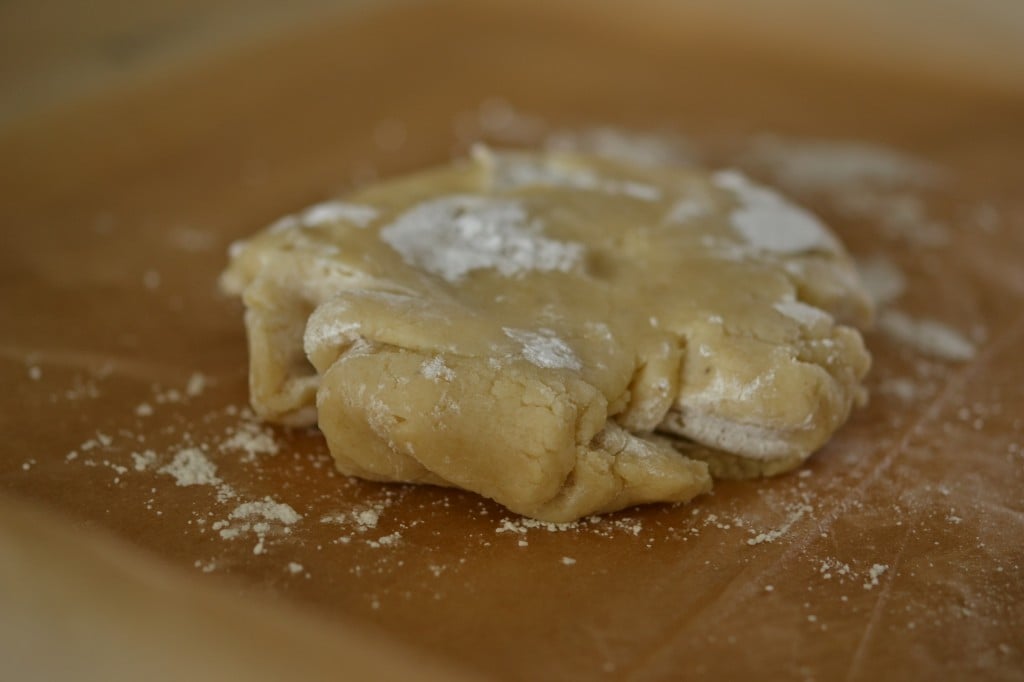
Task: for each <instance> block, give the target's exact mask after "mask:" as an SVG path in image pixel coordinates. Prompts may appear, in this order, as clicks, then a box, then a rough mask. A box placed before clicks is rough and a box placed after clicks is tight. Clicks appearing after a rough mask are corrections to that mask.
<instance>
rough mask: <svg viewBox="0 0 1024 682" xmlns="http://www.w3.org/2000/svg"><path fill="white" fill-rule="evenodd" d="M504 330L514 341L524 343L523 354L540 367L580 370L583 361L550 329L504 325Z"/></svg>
mask: <svg viewBox="0 0 1024 682" xmlns="http://www.w3.org/2000/svg"><path fill="white" fill-rule="evenodd" d="M502 331H504V332H505V335H506V336H507V337H509V338H510V339H512V340H513V341H518V342H519V343H521V344H523V356H524V357H526V359H527V360H529V361H530V362H532V363H533V364H535V365H537V366H538V367H546V368H548V369H572V370H580V369H582V368H583V363H582V362H580V359H579V358H578V357H576V354H575V353H574V352H573V351H572V348H570V347H569V344H567V343H566V342H565V341H562V340H561V339H560V338H558V337H557V336H555V333H554V332H553V331H551V330H550V329H541V330H539V331H536V332H531V331H527V330H525V329H511V328H509V327H504V328H503V329H502Z"/></svg>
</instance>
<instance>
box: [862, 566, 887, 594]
mask: <svg viewBox="0 0 1024 682" xmlns="http://www.w3.org/2000/svg"><path fill="white" fill-rule="evenodd" d="M888 570H889V567H888V566H887V565H885V564H875V565H873V566H872V567H871V568H870V569H869V570H868V579H867V582H865V583H864V589H865V590H870V589H871V588H872V587H875V586H877V585H878V579H879V578H880V577H882V574H883V573H885V572H886V571H888Z"/></svg>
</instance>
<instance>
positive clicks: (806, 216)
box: [711, 170, 838, 253]
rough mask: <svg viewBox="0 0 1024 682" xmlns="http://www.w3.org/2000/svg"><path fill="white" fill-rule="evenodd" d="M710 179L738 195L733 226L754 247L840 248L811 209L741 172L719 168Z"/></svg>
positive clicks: (791, 250)
mask: <svg viewBox="0 0 1024 682" xmlns="http://www.w3.org/2000/svg"><path fill="white" fill-rule="evenodd" d="M711 179H712V182H714V183H715V185H717V186H718V187H721V188H722V189H726V190H729V191H731V192H732V193H733V194H734V195H735V196H736V199H737V200H738V201H739V206H738V207H737V208H736V209H734V210H733V212H732V214H731V216H730V219H731V222H732V226H733V227H734V228H735V229H736V231H737V232H739V233H740V234H741V235H743V238H744V239H746V240H747V242H749V243H750V244H751V245H752V246H754V247H755V248H758V249H762V250H764V251H775V252H779V253H801V252H805V251H827V252H835V251H836V250H837V249H838V244H837V243H836V240H835V238H833V237H832V236H830V235H829V233H828V232H827V230H826V229H825V227H824V226H823V225H822V224H821V222H820V221H819V220H818V219H817V218H816V217H814V215H813V214H812V213H811V212H810V211H807V210H805V209H803V208H800V207H799V206H797V205H796V204H792V203H790V202H788V201H786V200H785V199H783V198H782V196H780V195H779V194H777V193H775V192H773V191H772V190H770V189H768V188H766V187H762V186H760V185H758V184H755V183H753V182H751V181H750V180H749V179H748V178H747V177H746V176H744V175H743V174H742V173H740V172H738V171H735V170H724V171H718V172H717V173H715V174H714V175H712V176H711Z"/></svg>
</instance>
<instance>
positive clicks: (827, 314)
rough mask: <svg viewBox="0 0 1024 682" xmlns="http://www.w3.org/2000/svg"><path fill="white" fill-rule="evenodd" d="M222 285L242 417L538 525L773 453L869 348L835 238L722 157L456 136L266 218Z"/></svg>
mask: <svg viewBox="0 0 1024 682" xmlns="http://www.w3.org/2000/svg"><path fill="white" fill-rule="evenodd" d="M222 282H223V285H224V288H225V289H226V290H227V291H228V292H231V293H234V294H239V295H241V296H242V299H243V301H244V303H245V306H246V327H247V331H248V337H249V347H250V388H251V399H252V403H253V407H254V408H255V409H256V411H257V412H258V413H259V414H260V415H261V416H262V417H263V418H265V419H267V420H270V421H276V422H280V423H285V424H312V423H314V422H315V423H318V424H319V426H320V429H321V430H322V431H323V433H324V435H325V437H326V439H327V443H328V445H329V447H330V449H331V452H332V454H333V455H334V457H335V459H336V461H337V465H338V468H339V469H340V470H341V471H342V472H344V473H346V474H351V475H355V476H360V477H364V478H368V479H374V480H381V481H407V482H417V483H430V484H436V485H447V486H455V487H459V488H464V489H466V490H472V491H474V492H477V493H479V494H481V495H485V496H487V497H490V498H492V499H494V500H496V501H498V502H499V503H501V504H503V505H505V506H506V507H508V508H509V509H511V510H513V511H515V512H518V513H521V514H525V515H527V516H532V517H535V518H538V519H544V520H548V521H567V520H572V519H576V518H579V517H581V516H584V515H588V514H594V513H601V512H607V511H612V510H615V509H621V508H623V507H627V506H631V505H635V504H640V503H646V502H658V501H667V502H678V501H686V500H689V499H691V498H693V497H694V496H696V495H698V494H700V493H702V492H706V491H708V490H709V489H710V488H711V481H712V474H713V475H715V476H718V477H746V476H756V475H767V474H773V473H778V472H780V471H785V470H787V469H791V468H792V467H794V466H797V465H798V464H799V463H800V462H802V461H803V460H804V459H805V458H806V457H807V456H808V455H810V454H811V453H812V452H813V451H815V450H816V449H818V448H819V447H821V446H822V445H823V444H824V443H825V442H826V441H827V440H828V439H829V437H830V436H831V435H832V433H833V432H835V430H836V429H837V428H839V426H840V425H842V423H843V422H844V421H845V420H846V419H847V417H848V416H849V413H850V410H851V408H852V406H853V405H854V404H855V403H857V401H858V400H861V399H863V389H862V388H861V385H860V382H861V379H862V378H863V377H864V375H865V373H866V372H867V370H868V367H869V365H870V357H869V355H868V353H867V352H866V350H865V348H864V344H863V341H862V339H861V336H860V333H859V332H858V331H857V330H856V328H855V327H857V326H864V325H866V324H868V323H869V322H870V320H871V315H872V311H871V306H870V303H869V299H868V296H867V294H866V293H865V291H864V290H863V289H862V287H861V286H860V284H859V282H858V280H857V277H856V274H855V271H854V269H853V266H852V263H851V261H850V259H849V257H848V256H847V254H846V253H845V252H844V250H843V248H842V246H841V245H840V244H839V242H838V241H837V240H836V238H835V237H834V236H833V235H832V234H831V233H830V232H829V231H828V230H827V229H826V228H825V227H824V226H822V225H821V224H820V222H819V221H818V220H817V219H816V218H815V217H814V216H813V215H811V214H810V213H808V212H806V211H804V210H803V209H800V208H799V207H796V206H794V205H792V204H790V203H789V202H787V201H786V200H784V199H783V198H782V197H780V196H779V195H777V194H775V193H774V192H772V191H770V190H768V189H766V188H763V187H760V186H758V185H756V184H754V183H752V182H751V181H749V180H747V179H746V178H745V177H744V176H742V175H741V174H739V173H737V172H735V171H720V172H717V173H712V174H708V173H705V172H701V171H697V170H687V169H678V168H667V167H664V168H662V167H655V168H651V167H637V166H632V165H629V164H627V163H622V162H613V161H609V160H602V159H598V158H593V157H584V156H574V155H569V154H560V153H546V154H541V153H526V152H494V151H491V150H488V149H485V148H480V149H477V150H475V152H474V155H473V157H472V158H471V159H468V160H463V161H460V162H457V163H455V164H452V165H448V166H444V167H440V168H436V169H433V170H428V171H425V172H423V173H420V174H417V175H413V176H410V177H405V178H400V179H396V180H392V181H388V182H385V183H382V184H378V185H375V186H372V187H369V188H366V189H363V190H360V191H357V192H355V193H353V194H351V195H350V196H348V197H346V198H345V199H344V200H343V201H332V202H327V203H324V204H319V205H317V206H313V207H311V208H309V209H307V210H306V211H304V212H302V213H300V214H297V215H293V216H288V217H286V218H284V219H282V220H280V221H278V222H277V223H275V224H274V225H272V226H271V227H270V228H268V229H267V230H266V231H264V232H263V233H261V234H259V235H257V236H256V237H254V238H253V239H251V240H250V241H248V242H246V243H242V244H239V245H237V246H235V247H234V248H233V250H232V261H231V265H230V267H229V269H228V270H227V272H225V274H224V276H223V280H222ZM848 325H849V326H848Z"/></svg>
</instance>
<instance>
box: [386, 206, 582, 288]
mask: <svg viewBox="0 0 1024 682" xmlns="http://www.w3.org/2000/svg"><path fill="white" fill-rule="evenodd" d="M539 232H540V224H539V222H537V221H531V220H530V218H529V216H528V214H527V211H526V208H525V207H524V206H523V205H522V204H521V203H519V202H517V201H513V200H510V199H493V198H486V197H480V196H473V195H460V194H457V195H450V196H446V197H440V198H438V199H433V200H430V201H426V202H423V203H421V204H419V205H417V206H415V207H413V208H411V209H409V210H408V211H406V212H405V213H403V214H402V215H400V216H399V217H398V218H397V219H396V220H395V221H394V222H392V223H391V224H389V225H387V226H385V227H384V228H382V229H381V231H380V238H381V239H383V240H384V241H385V242H386V243H387V244H388V245H389V246H391V247H392V248H393V249H395V251H397V252H398V253H399V254H401V256H402V258H403V259H404V260H405V261H406V262H407V263H409V264H410V265H414V266H417V267H420V268H423V269H424V270H426V271H427V272H430V273H432V274H435V275H438V276H440V277H443V278H444V279H445V280H447V281H449V282H455V281H458V280H460V279H462V278H463V277H465V276H466V274H468V273H469V272H472V271H474V270H481V269H495V270H497V271H498V272H499V273H501V274H502V275H504V276H506V277H512V276H514V275H517V274H519V273H523V272H528V271H530V270H540V271H552V270H555V271H562V272H567V271H569V270H571V269H572V268H573V267H575V266H576V264H577V263H578V262H579V261H580V258H581V256H582V254H583V246H582V245H580V244H576V243H569V242H560V241H555V240H553V239H548V238H546V237H544V236H542V235H541V234H540V233H539Z"/></svg>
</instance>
